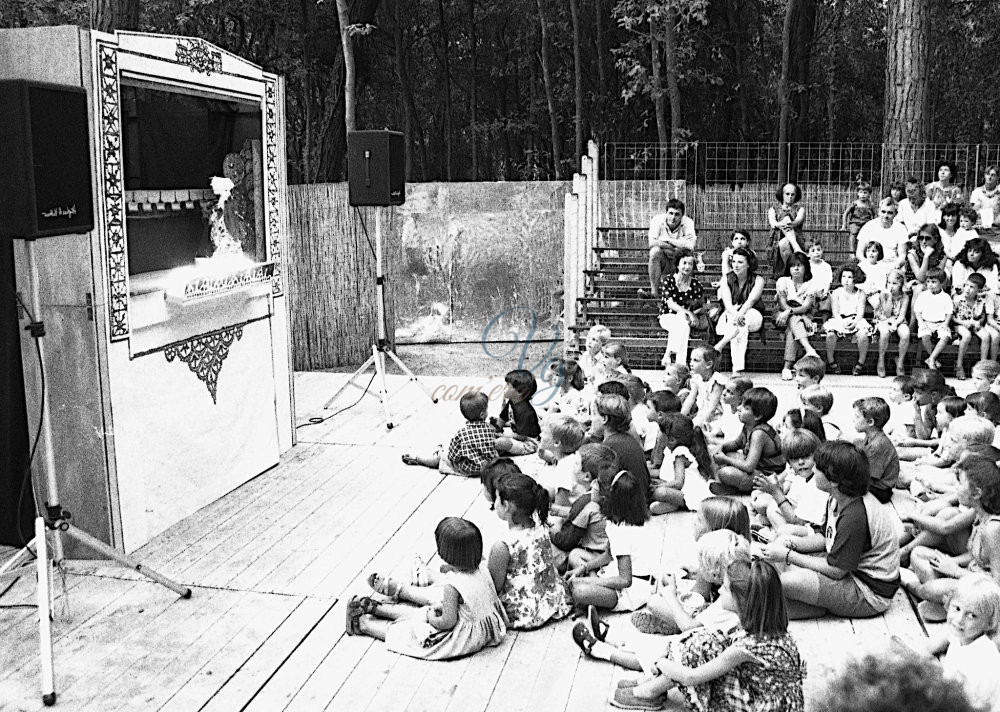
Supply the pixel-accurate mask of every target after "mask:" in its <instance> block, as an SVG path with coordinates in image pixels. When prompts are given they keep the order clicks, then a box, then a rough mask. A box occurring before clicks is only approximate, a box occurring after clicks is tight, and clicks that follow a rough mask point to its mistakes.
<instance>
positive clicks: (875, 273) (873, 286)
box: [858, 260, 892, 295]
mask: <svg viewBox="0 0 1000 712" xmlns="http://www.w3.org/2000/svg"><path fill="white" fill-rule="evenodd" d="M858 267H859V268H860V269H861V271H862V272H864V273H865V281H864V282H863V283H862V284H859V285H858V289H860V290H861V291H862V292H864V293H865V294H868V295H872V294H878V293H879V292H881V291H884V290H885V287H886V282H887V281H888V277H889V269H890V268H891V267H892V265H891V264H890V263H889V262H885V261H882V262H877V263H875V264H872V263H871V262H869V261H868V260H861V262H859V263H858Z"/></svg>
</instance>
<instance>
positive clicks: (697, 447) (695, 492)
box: [649, 413, 715, 514]
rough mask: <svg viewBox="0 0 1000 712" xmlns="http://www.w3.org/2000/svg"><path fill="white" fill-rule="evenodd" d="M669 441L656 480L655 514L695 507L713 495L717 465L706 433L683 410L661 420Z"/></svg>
mask: <svg viewBox="0 0 1000 712" xmlns="http://www.w3.org/2000/svg"><path fill="white" fill-rule="evenodd" d="M660 430H661V431H662V433H663V436H664V441H665V449H664V458H663V465H662V466H661V467H660V472H659V474H660V477H659V478H658V479H655V480H652V481H651V482H650V486H651V487H652V488H653V502H652V503H651V504H650V505H649V511H650V512H651V513H652V514H666V513H668V512H676V511H677V510H678V509H690V510H692V511H693V510H695V509H697V508H698V505H699V504H701V502H702V500H704V499H705V498H706V497H709V496H710V495H711V492H709V489H708V481H709V480H710V479H711V478H712V476H713V475H714V474H715V464H714V463H713V462H712V455H711V454H710V453H709V452H708V444H707V443H706V442H705V433H704V432H703V431H702V430H701V428H696V427H695V426H694V422H693V421H692V420H691V418H689V417H687V416H686V415H681V414H680V413H665V414H664V415H663V416H662V418H661V419H660Z"/></svg>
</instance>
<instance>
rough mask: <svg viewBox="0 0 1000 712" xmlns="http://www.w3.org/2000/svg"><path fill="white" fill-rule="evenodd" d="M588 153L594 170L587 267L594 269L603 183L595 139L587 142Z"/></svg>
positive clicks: (591, 179) (591, 188)
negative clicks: (601, 186)
mask: <svg viewBox="0 0 1000 712" xmlns="http://www.w3.org/2000/svg"><path fill="white" fill-rule="evenodd" d="M587 155H588V156H590V161H591V166H592V167H593V171H592V172H591V175H590V201H589V205H590V211H591V219H590V225H591V233H590V239H589V241H588V243H587V267H588V268H589V269H593V268H594V267H595V266H596V265H597V259H596V256H595V255H594V248H595V247H597V228H598V223H599V222H600V219H601V212H600V205H601V203H600V201H601V195H600V190H599V188H600V185H601V166H600V163H599V160H600V150H599V148H598V146H597V143H596V142H595V141H593V140H590V141H588V142H587Z"/></svg>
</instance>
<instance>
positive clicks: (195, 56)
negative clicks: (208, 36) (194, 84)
mask: <svg viewBox="0 0 1000 712" xmlns="http://www.w3.org/2000/svg"><path fill="white" fill-rule="evenodd" d="M174 56H175V57H176V58H177V62H178V63H180V64H184V65H187V66H188V67H191V71H193V72H199V73H202V74H206V75H209V76H210V75H211V74H212V72H221V71H222V52H220V51H219V50H216V49H215V48H214V47H213V46H212V45H210V44H209V43H208V42H205V41H204V40H200V39H198V38H197V37H190V38H188V37H184V38H181V39H178V40H177V50H176V51H175V53H174Z"/></svg>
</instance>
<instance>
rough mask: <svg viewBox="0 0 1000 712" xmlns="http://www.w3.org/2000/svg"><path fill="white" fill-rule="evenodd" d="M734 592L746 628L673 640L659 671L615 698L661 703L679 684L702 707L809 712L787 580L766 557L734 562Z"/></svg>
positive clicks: (628, 703)
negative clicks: (790, 626)
mask: <svg viewBox="0 0 1000 712" xmlns="http://www.w3.org/2000/svg"><path fill="white" fill-rule="evenodd" d="M724 589H725V590H726V593H725V594H724V595H726V597H727V598H728V599H730V600H731V602H732V606H733V608H734V609H735V611H736V612H737V613H738V614H739V619H740V625H741V629H740V630H738V631H737V632H735V633H734V634H732V635H730V636H725V635H723V634H722V633H719V632H716V631H709V630H708V629H699V630H695V631H693V632H692V634H691V635H690V636H689V637H681V638H679V639H677V640H672V641H671V644H670V645H669V646H668V647H667V648H666V650H665V651H664V652H665V654H664V655H663V657H661V658H660V659H658V660H657V661H656V662H655V663H654V664H653V666H652V669H651V675H647V676H646V677H643V678H640V679H638V680H636V681H623V682H622V683H619V687H618V689H617V690H616V691H615V694H614V697H613V698H612V700H611V704H612V705H613V706H615V707H619V708H622V709H660V707H661V706H662V700H663V698H664V696H665V695H666V694H667V692H668V691H669V690H670V689H671V688H674V687H677V689H678V690H679V692H680V693H681V694H682V695H683V697H684V701H685V702H686V703H687V705H688V707H690V708H691V709H694V710H698V711H699V712H711V711H712V710H719V709H752V710H755V712H802V710H804V709H805V700H804V696H803V692H802V681H803V678H804V677H805V663H804V662H803V660H802V656H801V655H800V654H799V650H798V646H797V645H796V644H795V639H794V638H792V636H791V635H789V633H788V614H787V612H786V610H785V599H784V594H783V591H782V585H781V579H780V578H779V576H778V572H777V571H775V569H774V567H773V566H771V564H769V563H767V562H765V561H754V562H752V563H747V562H743V561H738V562H735V563H733V564H730V565H729V568H728V569H727V571H726V583H725V585H724Z"/></svg>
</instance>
